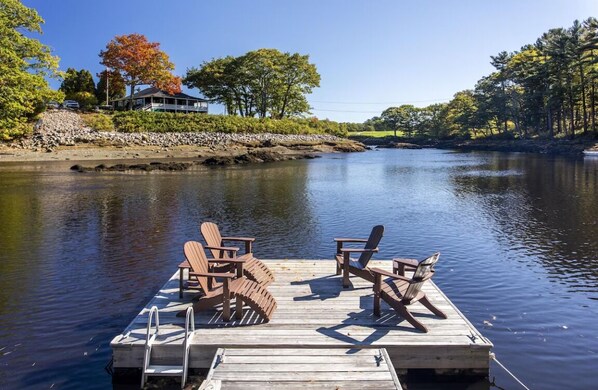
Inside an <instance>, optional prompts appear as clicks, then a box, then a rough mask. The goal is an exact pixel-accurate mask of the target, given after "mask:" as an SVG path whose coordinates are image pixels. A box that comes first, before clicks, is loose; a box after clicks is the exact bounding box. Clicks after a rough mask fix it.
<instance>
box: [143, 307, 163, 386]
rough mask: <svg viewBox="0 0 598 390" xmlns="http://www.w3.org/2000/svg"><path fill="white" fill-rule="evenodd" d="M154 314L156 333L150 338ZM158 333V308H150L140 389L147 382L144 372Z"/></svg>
mask: <svg viewBox="0 0 598 390" xmlns="http://www.w3.org/2000/svg"><path fill="white" fill-rule="evenodd" d="M154 313H155V314H156V319H155V321H154V322H155V325H156V331H155V332H154V334H153V335H152V336H151V337H150V330H151V327H152V318H153V317H154ZM159 331H160V312H159V311H158V307H156V306H152V308H151V309H150V311H149V314H148V318H147V331H146V333H145V350H144V353H143V368H142V371H141V387H142V388H143V386H144V385H145V381H146V380H147V375H146V374H145V372H146V371H147V369H148V367H149V362H150V358H151V356H152V344H153V342H154V340H156V336H157V335H158V332H159Z"/></svg>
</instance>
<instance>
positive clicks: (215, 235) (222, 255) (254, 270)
mask: <svg viewBox="0 0 598 390" xmlns="http://www.w3.org/2000/svg"><path fill="white" fill-rule="evenodd" d="M200 231H201V235H202V236H203V239H204V240H205V241H206V244H208V246H206V249H209V250H210V251H211V252H212V256H213V257H214V259H224V260H226V259H228V258H230V257H231V254H230V251H228V250H223V249H222V247H224V243H225V242H226V241H238V242H244V243H245V253H244V254H243V255H242V256H239V257H238V258H239V259H243V260H245V263H244V264H243V274H244V275H245V277H247V278H248V279H250V280H253V281H255V282H257V283H259V284H260V285H262V286H267V285H269V284H270V283H272V282H273V281H274V274H273V273H272V271H270V269H269V268H268V266H266V264H264V263H263V262H262V261H260V260H258V259H256V258H255V257H253V253H252V252H251V244H252V243H253V242H254V241H255V238H249V237H222V236H221V235H220V230H219V229H218V225H216V224H215V223H213V222H204V223H202V224H201V226H200Z"/></svg>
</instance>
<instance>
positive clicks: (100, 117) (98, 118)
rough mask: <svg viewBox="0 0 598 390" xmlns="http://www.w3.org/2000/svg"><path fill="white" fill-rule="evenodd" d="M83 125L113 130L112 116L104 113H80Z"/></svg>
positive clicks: (101, 129)
mask: <svg viewBox="0 0 598 390" xmlns="http://www.w3.org/2000/svg"><path fill="white" fill-rule="evenodd" d="M81 117H82V119H83V122H84V123H85V126H87V127H91V128H92V129H95V130H98V131H114V122H112V117H111V116H110V115H106V114H82V115H81Z"/></svg>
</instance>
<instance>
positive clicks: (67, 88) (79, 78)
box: [60, 68, 95, 104]
mask: <svg viewBox="0 0 598 390" xmlns="http://www.w3.org/2000/svg"><path fill="white" fill-rule="evenodd" d="M60 90H61V91H62V92H64V95H65V97H66V99H71V100H77V98H76V97H75V95H76V94H79V93H81V92H86V93H89V94H92V95H94V94H95V83H94V81H93V77H92V76H91V73H90V72H89V71H88V70H85V69H81V70H79V71H77V70H76V69H73V68H68V69H67V71H66V73H65V75H64V79H63V80H62V84H61V85H60ZM77 101H78V100H77ZM79 104H81V102H79Z"/></svg>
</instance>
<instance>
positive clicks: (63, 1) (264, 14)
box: [23, 0, 598, 122]
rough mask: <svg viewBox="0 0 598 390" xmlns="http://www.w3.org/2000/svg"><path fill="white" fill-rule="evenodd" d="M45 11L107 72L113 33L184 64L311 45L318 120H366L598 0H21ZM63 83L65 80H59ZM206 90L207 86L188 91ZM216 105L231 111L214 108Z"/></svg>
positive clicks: (434, 96) (439, 95) (458, 77)
mask: <svg viewBox="0 0 598 390" xmlns="http://www.w3.org/2000/svg"><path fill="white" fill-rule="evenodd" d="M23 3H24V4H25V5H27V6H28V7H33V8H35V9H36V10H37V11H38V12H39V13H40V15H41V16H42V17H43V18H44V19H45V21H46V23H45V25H43V26H42V28H43V31H44V33H43V35H42V36H41V37H40V39H41V41H42V42H43V43H45V44H47V45H49V46H50V47H51V48H52V49H53V51H54V53H55V54H56V55H58V56H59V57H60V58H61V61H60V68H61V69H62V70H66V69H67V68H69V67H72V68H76V69H81V68H84V69H88V70H90V71H91V72H92V73H93V74H94V75H95V74H96V73H97V72H99V71H101V70H102V66H101V65H100V64H99V57H98V53H99V52H100V50H102V49H103V48H105V46H106V43H108V42H109V41H110V40H111V39H112V38H113V37H114V36H115V35H122V34H130V33H140V34H144V35H146V36H147V37H148V39H149V40H151V41H155V42H160V44H161V48H162V49H163V50H164V51H165V52H166V53H167V54H168V55H169V56H170V59H171V61H173V62H174V63H175V65H176V73H177V74H178V75H181V76H182V75H184V74H185V71H186V69H187V68H189V67H192V66H199V65H200V64H201V63H202V62H203V61H206V60H210V59H212V58H217V57H223V56H226V55H234V56H237V55H241V54H244V53H246V52H248V51H250V50H255V49H259V48H276V49H278V50H281V51H288V52H299V53H301V54H309V56H310V60H311V61H312V62H313V63H315V64H316V66H317V68H318V71H319V72H320V75H321V76H322V81H321V85H320V88H317V89H316V90H315V91H314V93H313V94H311V95H310V96H309V97H308V99H309V101H310V104H311V106H312V107H313V108H314V109H313V114H314V115H316V116H318V117H319V118H329V119H333V120H338V121H352V122H362V121H364V120H365V119H368V118H370V117H372V116H374V115H379V114H380V112H381V111H383V110H384V109H386V108H387V107H389V106H393V105H400V104H407V103H410V104H414V105H416V106H425V105H428V104H431V103H434V102H440V101H447V100H449V99H450V98H451V96H452V95H453V94H454V93H455V92H458V91H460V90H463V89H467V88H472V87H473V86H474V85H475V83H476V81H477V80H479V79H480V78H481V77H482V76H485V75H487V74H489V73H490V72H491V71H492V67H491V66H490V64H489V61H490V56H491V55H496V54H497V53H498V52H500V51H502V50H506V51H514V50H519V49H520V48H521V46H523V45H524V44H528V43H533V42H535V40H536V39H537V38H538V37H539V36H540V35H541V34H542V33H543V32H545V31H547V30H548V29H550V28H555V27H570V26H571V24H572V23H573V20H575V19H579V20H580V21H581V20H584V19H586V18H588V17H589V16H595V17H598V0H501V1H490V0H487V1H486V0H461V1H457V0H452V1H443V0H436V1H432V0H418V1H406V0H402V1H400V0H380V1H376V0H361V1H353V0H305V1H300V0H297V1H290V0H288V1H284V0H276V1H275V0H270V1H266V0H252V1H244V0H236V1H232V0H230V1H227V0H220V1H214V0H202V1H195V0H188V1H165V0H160V1H158V0H144V1H141V0H119V1H114V0H103V1H87V0H52V1H50V0H23ZM53 86H54V87H58V86H59V84H57V83H54V84H53ZM189 92H190V93H191V94H194V95H199V93H198V91H197V90H191V91H189ZM211 112H212V113H221V112H222V108H221V107H218V106H213V107H211Z"/></svg>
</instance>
